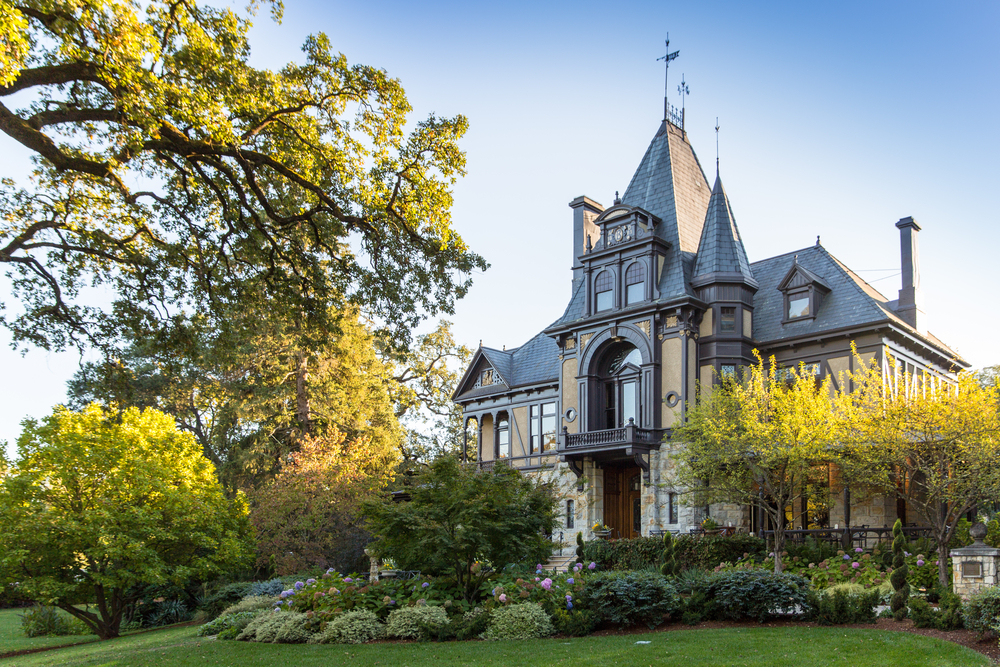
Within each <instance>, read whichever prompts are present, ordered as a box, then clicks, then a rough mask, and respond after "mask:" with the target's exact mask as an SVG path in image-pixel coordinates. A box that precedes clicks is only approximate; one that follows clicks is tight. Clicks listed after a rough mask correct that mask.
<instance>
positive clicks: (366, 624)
mask: <svg viewBox="0 0 1000 667" xmlns="http://www.w3.org/2000/svg"><path fill="white" fill-rule="evenodd" d="M384 636H385V626H384V625H382V624H381V623H380V622H379V620H378V616H376V615H375V614H374V613H373V612H370V611H368V610H367V609H364V610H361V611H349V612H347V613H346V614H341V615H340V616H338V617H337V618H335V619H333V620H332V621H330V622H329V623H328V624H327V626H326V628H325V629H324V630H323V631H322V632H320V633H319V634H316V635H313V636H312V638H310V639H309V643H310V644H365V643H367V642H371V641H375V640H376V639H381V638H382V637H384Z"/></svg>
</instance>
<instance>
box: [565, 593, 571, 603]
mask: <svg viewBox="0 0 1000 667" xmlns="http://www.w3.org/2000/svg"><path fill="white" fill-rule="evenodd" d="M572 599H573V596H572V595H570V594H569V593H567V594H566V601H567V602H568V601H570V600H572Z"/></svg>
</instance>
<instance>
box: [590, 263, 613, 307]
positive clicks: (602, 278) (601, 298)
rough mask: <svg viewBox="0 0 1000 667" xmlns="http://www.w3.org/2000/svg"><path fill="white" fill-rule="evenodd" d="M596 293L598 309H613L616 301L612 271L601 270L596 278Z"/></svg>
mask: <svg viewBox="0 0 1000 667" xmlns="http://www.w3.org/2000/svg"><path fill="white" fill-rule="evenodd" d="M594 295H595V300H596V301H597V310H598V311H601V310H611V308H612V306H613V305H614V302H615V281H614V278H612V277H611V272H610V271H601V272H600V273H598V274H597V277H596V278H595V279H594Z"/></svg>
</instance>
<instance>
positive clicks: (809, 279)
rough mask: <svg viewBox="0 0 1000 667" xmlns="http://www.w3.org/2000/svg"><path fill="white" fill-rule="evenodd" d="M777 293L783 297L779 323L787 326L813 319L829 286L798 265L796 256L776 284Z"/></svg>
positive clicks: (820, 278) (828, 291)
mask: <svg viewBox="0 0 1000 667" xmlns="http://www.w3.org/2000/svg"><path fill="white" fill-rule="evenodd" d="M778 291H779V292H781V293H782V294H783V295H784V310H783V311H782V318H781V323H782V324H789V323H792V322H799V321H804V320H812V319H815V318H816V315H817V314H818V313H819V309H820V306H821V305H822V304H823V297H825V296H826V295H827V294H829V293H830V286H829V285H828V284H827V282H826V281H825V280H824V279H823V278H822V277H821V276H818V275H816V274H815V273H813V272H812V271H810V270H809V269H807V268H806V267H804V266H802V265H801V264H799V256H798V255H796V256H795V258H794V259H793V260H792V266H791V267H790V268H789V269H788V273H786V274H785V277H784V278H783V279H782V280H781V282H780V283H778Z"/></svg>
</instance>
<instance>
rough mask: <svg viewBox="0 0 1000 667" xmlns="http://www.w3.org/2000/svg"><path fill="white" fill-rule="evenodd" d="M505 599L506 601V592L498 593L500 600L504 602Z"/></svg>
mask: <svg viewBox="0 0 1000 667" xmlns="http://www.w3.org/2000/svg"><path fill="white" fill-rule="evenodd" d="M506 601H507V594H506V593H501V594H500V602H506Z"/></svg>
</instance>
